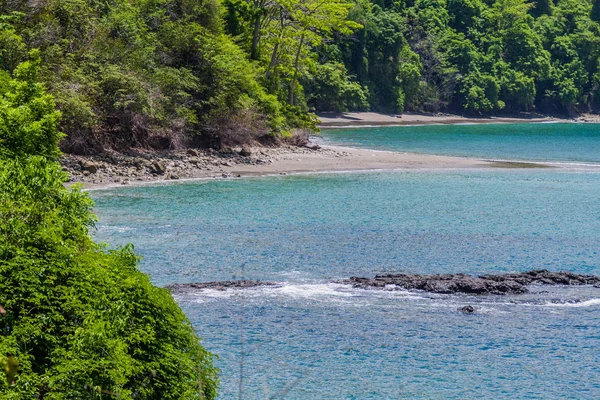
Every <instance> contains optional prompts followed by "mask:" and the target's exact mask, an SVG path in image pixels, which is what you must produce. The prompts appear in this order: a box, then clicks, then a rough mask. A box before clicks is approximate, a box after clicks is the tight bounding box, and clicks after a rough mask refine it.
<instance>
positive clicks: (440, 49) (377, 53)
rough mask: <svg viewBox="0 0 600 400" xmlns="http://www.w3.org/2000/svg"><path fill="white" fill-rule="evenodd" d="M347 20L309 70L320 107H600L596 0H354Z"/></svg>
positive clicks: (318, 50) (308, 82)
mask: <svg viewBox="0 0 600 400" xmlns="http://www.w3.org/2000/svg"><path fill="white" fill-rule="evenodd" d="M229 1H233V0H229ZM237 1H241V2H242V3H243V4H250V3H248V2H247V1H246V0H237ZM275 3H277V4H279V3H278V1H275ZM268 4H272V3H268ZM230 8H231V7H230ZM349 18H350V19H351V20H352V21H355V22H357V23H358V24H360V26H361V27H358V28H357V27H356V26H354V28H353V31H352V33H350V34H348V33H344V32H342V31H340V30H336V31H334V32H333V33H332V35H331V36H330V39H329V40H326V41H322V42H321V43H319V44H318V45H317V46H315V47H314V48H313V51H314V53H315V54H314V56H313V57H312V58H311V60H312V61H311V64H307V65H306V67H305V71H306V73H305V74H304V75H303V77H302V80H301V82H302V84H303V85H304V87H305V88H306V91H305V99H306V101H307V103H308V104H309V105H310V106H312V107H314V108H315V109H317V110H328V111H344V110H349V109H350V110H361V109H366V108H370V109H372V110H377V111H384V112H399V111H404V110H406V111H416V112H423V111H440V110H448V111H453V112H467V113H473V114H489V113H497V112H501V111H503V110H504V111H506V112H519V111H531V110H537V111H542V112H549V113H570V114H574V113H577V112H590V111H591V112H597V111H598V109H599V106H600V100H599V96H598V95H599V88H600V72H599V69H598V66H599V57H600V24H599V22H600V2H598V1H597V0H554V1H552V0H540V1H536V2H533V1H530V0H356V2H355V4H354V6H353V8H352V9H350V10H349ZM236 29H237V30H238V31H240V29H239V28H236ZM309 58H310V57H309Z"/></svg>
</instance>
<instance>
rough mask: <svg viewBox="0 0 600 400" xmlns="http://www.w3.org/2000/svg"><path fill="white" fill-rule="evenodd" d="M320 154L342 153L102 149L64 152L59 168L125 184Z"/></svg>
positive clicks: (87, 180) (224, 174) (91, 181)
mask: <svg viewBox="0 0 600 400" xmlns="http://www.w3.org/2000/svg"><path fill="white" fill-rule="evenodd" d="M312 153H322V154H324V155H327V156H333V157H340V156H342V155H343V153H344V152H342V151H338V150H332V149H323V148H321V147H320V146H318V145H314V144H309V145H307V146H303V147H298V146H280V147H257V148H251V147H239V148H225V149H222V150H220V151H216V150H213V149H208V150H200V149H186V150H180V151H167V152H152V151H143V150H140V151H132V152H130V153H129V154H123V153H117V152H105V153H102V154H98V155H92V156H79V155H72V154H65V155H63V157H62V158H61V164H62V166H63V169H64V170H65V171H66V172H67V173H69V175H70V177H71V181H70V182H69V183H77V182H81V183H83V184H84V185H85V186H87V187H94V186H112V185H118V184H121V185H128V184H134V183H136V182H152V181H169V180H177V179H193V178H233V177H241V176H242V175H241V174H240V173H236V172H235V170H236V169H239V168H240V167H247V166H261V165H263V166H264V165H270V164H273V163H275V162H277V161H278V160H279V159H280V158H281V157H282V156H290V155H291V156H302V155H306V154H312Z"/></svg>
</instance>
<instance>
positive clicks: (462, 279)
mask: <svg viewBox="0 0 600 400" xmlns="http://www.w3.org/2000/svg"><path fill="white" fill-rule="evenodd" d="M340 283H344V284H350V285H352V286H353V287H355V288H361V289H388V290H401V289H405V290H423V291H425V292H431V293H467V294H500V295H502V294H523V293H527V291H528V290H527V286H528V285H594V286H596V287H598V286H599V285H600V277H599V276H594V275H579V274H574V273H571V272H565V271H563V272H550V271H547V270H545V269H543V270H535V271H529V272H522V273H512V274H501V275H482V276H471V275H466V274H442V275H415V274H389V275H377V276H375V278H359V277H352V278H350V279H345V280H343V281H341V282H340Z"/></svg>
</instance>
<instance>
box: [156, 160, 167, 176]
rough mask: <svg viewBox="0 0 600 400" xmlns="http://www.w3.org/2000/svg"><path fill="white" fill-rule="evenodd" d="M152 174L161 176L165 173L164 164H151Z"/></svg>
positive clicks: (158, 162)
mask: <svg viewBox="0 0 600 400" xmlns="http://www.w3.org/2000/svg"><path fill="white" fill-rule="evenodd" d="M152 172H154V173H155V174H158V175H163V174H164V173H165V172H167V167H166V166H165V163H164V162H162V161H155V162H154V163H153V164H152Z"/></svg>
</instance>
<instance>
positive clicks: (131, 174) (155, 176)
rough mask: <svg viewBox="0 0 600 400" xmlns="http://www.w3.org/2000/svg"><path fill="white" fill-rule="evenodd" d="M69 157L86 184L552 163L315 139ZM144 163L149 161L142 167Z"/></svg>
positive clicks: (89, 186) (77, 176) (101, 185)
mask: <svg viewBox="0 0 600 400" xmlns="http://www.w3.org/2000/svg"><path fill="white" fill-rule="evenodd" d="M67 157H68V158H67V159H68V162H63V165H65V168H66V169H67V170H68V172H70V173H71V176H72V177H73V182H81V183H83V184H84V187H85V188H87V189H101V188H108V187H116V186H124V185H140V184H147V183H159V182H170V181H171V182H172V181H178V180H189V179H231V178H243V177H250V176H267V175H288V174H307V173H308V174H309V173H322V172H345V171H347V172H352V171H354V172H356V171H376V170H456V169H482V168H547V167H548V166H547V165H545V164H542V163H527V162H519V163H512V162H499V161H492V160H479V159H475V158H463V157H448V156H436V155H429V154H415V153H402V152H392V151H377V150H367V149H355V148H346V147H338V146H317V145H310V147H278V148H254V149H252V155H251V156H241V155H240V154H239V153H236V152H235V151H233V152H230V153H224V154H220V153H209V154H204V155H202V154H200V155H199V156H192V155H189V154H188V153H187V152H185V151H183V152H178V153H170V154H166V155H162V156H159V155H152V156H148V157H146V159H145V160H142V161H140V159H139V157H138V158H136V157H133V156H128V157H129V158H126V159H123V158H121V159H119V160H116V161H115V160H113V161H112V162H109V161H103V160H99V159H93V158H90V157H77V156H67ZM121 157H124V156H121ZM199 160H201V161H199ZM90 161H91V162H92V163H94V166H95V169H96V172H94V173H91V172H89V171H86V170H85V169H84V168H83V167H82V165H85V163H89V162H90ZM140 163H142V164H143V165H145V166H143V167H140ZM156 163H162V164H163V165H164V167H165V171H163V172H162V173H156V172H155V171H153V167H152V166H153V165H154V164H156ZM132 165H138V167H137V168H133V167H132Z"/></svg>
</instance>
